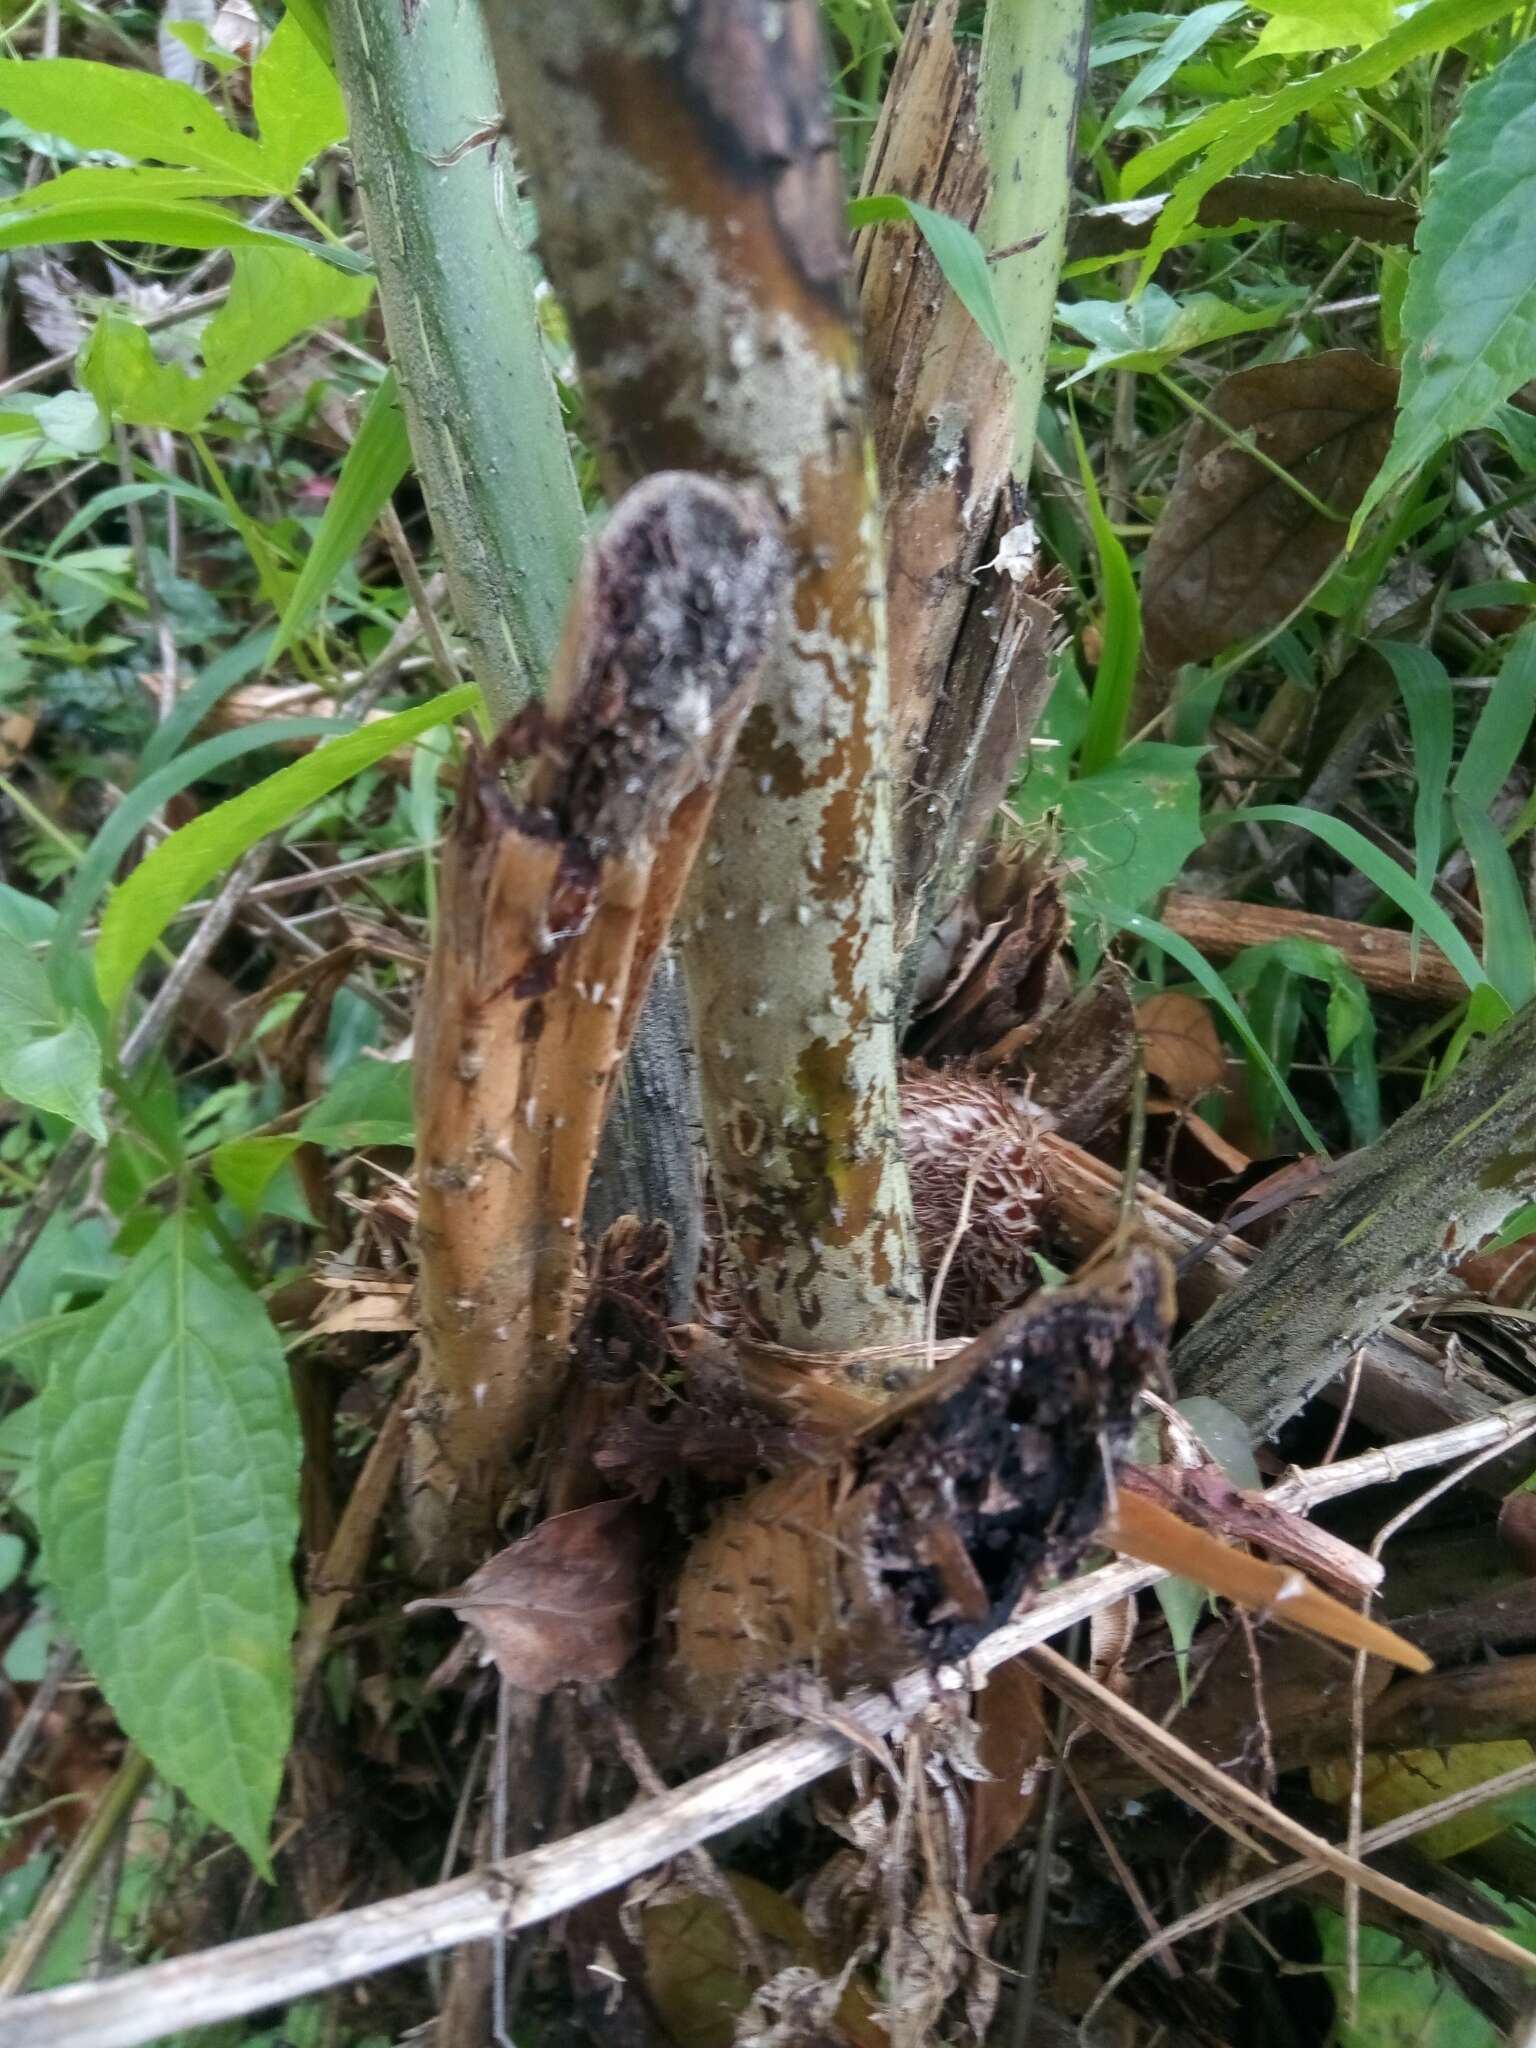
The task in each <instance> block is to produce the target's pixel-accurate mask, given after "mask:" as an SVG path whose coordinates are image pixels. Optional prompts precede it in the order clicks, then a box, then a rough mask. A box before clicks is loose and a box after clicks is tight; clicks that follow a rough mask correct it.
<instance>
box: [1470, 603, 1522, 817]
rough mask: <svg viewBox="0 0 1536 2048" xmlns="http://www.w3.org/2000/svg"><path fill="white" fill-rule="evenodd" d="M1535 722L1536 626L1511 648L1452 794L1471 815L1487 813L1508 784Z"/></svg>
mask: <svg viewBox="0 0 1536 2048" xmlns="http://www.w3.org/2000/svg"><path fill="white" fill-rule="evenodd" d="M1533 716H1536V620H1532V621H1531V622H1530V623H1529V624H1527V625H1524V626H1522V627H1521V629H1520V631H1519V632H1518V633H1517V634H1516V635H1515V637H1514V639H1513V640H1511V642H1510V643H1509V651H1508V653H1507V654H1506V655H1505V656H1504V665H1503V667H1502V668H1501V669H1500V670H1499V673H1498V677H1497V679H1496V680H1495V682H1494V685H1493V688H1492V689H1491V690H1490V691H1489V692H1488V701H1487V703H1486V704H1485V705H1484V706H1483V708H1482V711H1481V713H1480V714H1479V716H1478V721H1477V724H1476V725H1475V726H1473V728H1472V737H1471V738H1470V739H1469V740H1468V741H1467V750H1466V752H1465V753H1464V754H1463V755H1462V757H1461V761H1460V764H1459V765H1458V767H1457V769H1456V774H1455V776H1454V778H1453V779H1452V782H1451V790H1452V793H1453V794H1454V795H1456V796H1458V797H1460V798H1461V800H1462V802H1463V803H1465V804H1468V805H1470V806H1471V808H1472V809H1473V810H1478V811H1487V810H1490V809H1491V808H1492V806H1493V800H1494V798H1495V797H1496V796H1497V795H1498V794H1499V791H1500V790H1501V789H1502V788H1503V787H1504V785H1505V783H1506V782H1507V781H1508V780H1509V775H1510V770H1511V769H1512V768H1513V767H1514V765H1515V763H1516V761H1518V760H1519V758H1520V749H1521V748H1522V747H1523V746H1524V745H1525V740H1526V735H1527V733H1528V732H1529V731H1530V729H1531V719H1532V717H1533Z"/></svg>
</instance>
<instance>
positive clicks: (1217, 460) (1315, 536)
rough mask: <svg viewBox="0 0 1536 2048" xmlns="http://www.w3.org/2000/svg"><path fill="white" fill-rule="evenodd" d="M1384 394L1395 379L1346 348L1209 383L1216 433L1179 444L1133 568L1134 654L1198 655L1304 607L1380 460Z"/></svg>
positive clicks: (1203, 657) (1385, 429) (1205, 423)
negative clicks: (1138, 633)
mask: <svg viewBox="0 0 1536 2048" xmlns="http://www.w3.org/2000/svg"><path fill="white" fill-rule="evenodd" d="M1396 395H1397V376H1396V373H1395V371H1392V370H1389V369H1387V368H1385V367H1384V366H1383V365H1382V364H1381V363H1378V362H1374V361H1373V360H1372V359H1371V357H1369V356H1367V355H1362V354H1361V353H1360V352H1359V351H1358V350H1357V349H1348V348H1338V349H1329V350H1327V351H1326V352H1325V353H1324V354H1322V355H1316V356H1305V357H1303V358H1301V359H1300V360H1299V361H1297V362H1290V363H1258V364H1256V365H1255V366H1254V367H1253V368H1252V369H1250V370H1239V371H1238V372H1237V373H1236V375H1234V376H1231V377H1225V378H1223V379H1222V381H1221V383H1220V384H1218V385H1217V386H1216V389H1215V390H1214V391H1213V392H1212V393H1211V395H1210V400H1209V403H1208V410H1209V411H1210V412H1211V413H1213V414H1214V415H1215V416H1216V419H1217V420H1219V421H1221V422H1224V423H1225V427H1226V431H1223V428H1222V426H1220V425H1217V424H1215V423H1213V421H1211V420H1209V419H1197V420H1196V421H1194V423H1193V424H1192V425H1191V427H1190V429H1189V431H1188V433H1187V434H1186V435H1185V436H1184V442H1183V446H1182V448H1181V449H1180V451H1179V471H1178V475H1177V477H1176V478H1175V479H1174V486H1173V489H1172V491H1171V492H1170V493H1169V494H1168V498H1167V500H1166V501H1165V503H1164V505H1163V510H1162V514H1161V516H1160V517H1159V519H1158V522H1157V526H1156V528H1155V529H1154V531H1153V535H1152V541H1151V545H1150V546H1149V547H1148V549H1147V557H1146V562H1145V565H1144V567H1143V570H1142V580H1141V601H1142V611H1143V617H1144V620H1145V624H1146V633H1147V651H1148V653H1149V654H1150V655H1151V656H1152V658H1153V660H1154V661H1156V662H1157V663H1158V664H1159V666H1160V667H1163V668H1173V667H1175V666H1177V664H1179V663H1180V662H1185V661H1208V660H1210V659H1212V658H1213V657H1214V656H1216V655H1218V654H1220V653H1221V652H1223V650H1224V649H1226V648H1228V647H1230V646H1232V645H1233V643H1234V642H1235V641H1238V640H1245V639H1247V638H1248V636H1249V635H1250V634H1252V633H1262V632H1267V631H1268V630H1269V628H1270V627H1271V626H1274V625H1278V624H1279V623H1280V621H1281V620H1282V619H1284V618H1286V617H1287V616H1288V615H1289V614H1290V613H1291V612H1292V611H1294V610H1295V608H1296V607H1297V606H1298V605H1299V604H1301V603H1302V602H1303V601H1304V600H1305V599H1306V597H1307V595H1308V593H1309V592H1310V591H1311V590H1312V589H1313V588H1314V587H1315V586H1316V584H1317V583H1318V582H1319V581H1320V580H1321V578H1322V577H1324V576H1325V575H1326V574H1327V573H1328V571H1329V569H1330V568H1331V567H1332V566H1333V563H1334V562H1335V561H1336V560H1337V558H1338V556H1339V554H1340V552H1341V551H1342V549H1343V546H1344V540H1345V535H1346V532H1347V526H1346V521H1347V520H1348V518H1349V515H1350V513H1351V512H1352V511H1353V510H1354V508H1355V506H1356V505H1358V504H1359V502H1360V499H1361V497H1362V495H1363V494H1364V492H1365V489H1366V487H1367V485H1368V484H1369V483H1370V480H1371V478H1372V477H1373V476H1374V475H1375V473H1376V470H1377V467H1378V465H1379V464H1380V462H1381V459H1382V457H1383V455H1384V454H1385V453H1386V450H1387V445H1388V443H1389V442H1390V440H1391V438H1392V407H1393V402H1394V400H1395V398H1396ZM1245 442H1252V443H1253V444H1254V445H1256V446H1257V447H1258V448H1259V449H1261V450H1262V451H1263V453H1264V455H1266V456H1267V457H1268V458H1269V462H1270V463H1271V464H1276V463H1277V464H1278V465H1279V467H1280V469H1281V470H1282V471H1284V472H1285V474H1284V475H1278V476H1277V475H1276V473H1275V470H1274V469H1273V468H1272V467H1269V466H1267V465H1266V464H1265V463H1263V462H1261V461H1260V460H1259V459H1258V456H1257V455H1255V454H1250V453H1249V452H1248V449H1247V447H1246V446H1245V445H1244V443H1245ZM1287 477H1292V478H1294V479H1295V482H1296V484H1300V485H1302V486H1303V487H1304V488H1305V490H1306V492H1307V493H1308V494H1309V495H1308V496H1303V495H1302V492H1301V491H1299V490H1297V489H1296V488H1295V486H1294V485H1293V484H1292V483H1289V482H1287V480H1286V479H1287ZM1312 500H1316V501H1317V503H1313V502H1312ZM1319 505H1321V506H1326V507H1327V508H1328V509H1329V510H1330V511H1331V512H1334V513H1337V515H1338V516H1337V517H1336V518H1329V517H1325V516H1324V513H1323V512H1322V511H1320V510H1319V509H1318V507H1319Z"/></svg>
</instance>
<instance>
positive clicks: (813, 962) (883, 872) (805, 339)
mask: <svg viewBox="0 0 1536 2048" xmlns="http://www.w3.org/2000/svg"><path fill="white" fill-rule="evenodd" d="M487 16H488V21H489V25H490V30H491V37H492V43H493V47H494V48H495V51H496V55H497V61H498V66H499V69H500V74H501V80H502V87H503V93H504V96H505V100H506V104H507V107H508V111H509V115H510V117H511V121H512V126H513V130H514V133H515V135H516V137H517V140H518V143H519V146H520V148H521V149H522V150H523V152H524V153H525V155H526V158H527V161H528V163H529V165H530V168H531V170H532V173H533V179H534V185H535V190H536V194H537V197H538V201H539V206H540V215H541V222H542V229H543V243H544V249H545V254H546V258H547V262H548V267H549V271H550V275H551V278H552V279H553V281H554V283H555V285H556V287H557V289H558V290H559V291H560V293H561V295H562V298H563V299H564V302H565V305H566V309H567V313H568V316H569V319H570V323H571V332H572V337H573V340H574V343H575V347H576V352H577V356H578V359H579V361H580V363H581V367H582V375H583V383H584V389H585V392H586V396H587V401H588V404H589V407H590V409H591V413H592V416H593V418H594V421H595V425H596V430H597V437H598V440H599V443H600V446H601V450H602V460H603V467H604V474H605V478H606V481H607V483H608V485H609V488H610V490H612V489H616V488H618V487H620V486H622V485H623V484H625V483H627V482H628V481H630V480H631V479H632V478H634V477H636V476H639V475H642V474H645V473H646V472H648V471H651V470H653V469H656V468H659V467H663V466H671V465H677V466H686V467H689V468H694V469H703V470H706V471H709V472H713V473H715V474H719V475H724V476H727V477H734V478H744V479H751V480H754V481H757V482H759V483H761V484H762V485H764V486H765V487H766V488H767V490H768V491H769V493H770V495H771V496H772V498H773V500H774V501H775V503H776V505H777V507H778V509H779V512H780V514H781V516H782V518H783V521H784V525H785V530H786V534H787V537H788V540H789V543H790V546H791V549H792V552H793V555H794V561H795V589H794V607H793V618H792V622H791V625H790V630H789V631H788V633H787V634H786V636H785V638H784V641H783V643H782V645H781V646H780V648H779V649H778V650H777V652H776V655H775V657H774V659H773V661H772V662H771V664H770V666H769V669H768V672H767V674H766V676H765V678H764V681H763V684H762V688H761V691H760V694H759V700H758V703H757V706H756V708H755V709H754V711H753V712H752V714H751V716H750V717H749V718H748V720H747V723H746V727H745V729H744V732H743V735H742V740H741V745H740V747H739V748H738V752H737V759H736V763H735V765H734V767H733V768H732V770H731V772H730V775H729V777H728V781H727V788H726V792H725V796H724V800H723V802H722V804H721V808H720V813H719V817H718V819H717V822H716V827H715V834H714V840H713V844H712V846H711V849H710V853H709V856H708V860H707V862H706V863H705V864H704V865H703V867H702V868H701V871H700V874H699V876H698V878H697V883H696V887H695V889H694V892H693V895H692V899H691V903H690V907H689V915H688V918H687V920H686V922H685V925H684V927H683V928H682V929H681V932H680V937H681V940H682V949H683V952H684V957H685V962H686V965H687V969H688V974H689V981H690V988H691V992H692V996H693V1003H694V1017H695V1030H696V1040H697V1044H698V1051H699V1057H700V1074H701V1083H702V1092H703V1097H704V1108H705V1120H706V1126H707V1132H708V1137H709V1144H710V1152H711V1159H712V1163H713V1168H714V1174H715V1185H716V1189H717V1192H718V1194H719V1197H720V1202H721V1207H722V1211H723V1213H724V1216H725V1219H726V1223H727V1227H728V1229H729V1232H730V1236H731V1240H732V1244H733V1247H734V1252H735V1258H736V1264H737V1270H738V1275H739V1281H740V1286H741V1290H742V1296H743V1302H744V1306H745V1308H746V1310H747V1313H748V1314H749V1316H750V1317H751V1319H752V1320H753V1321H754V1322H755V1324H756V1325H757V1326H758V1327H759V1328H760V1329H761V1331H762V1332H763V1333H764V1334H765V1335H767V1336H769V1337H770V1338H772V1339H774V1340H776V1341H780V1342H784V1343H787V1344H791V1345H794V1346H797V1347H801V1348H807V1349H814V1350H816V1351H817V1352H819V1353H822V1354H837V1353H840V1352H846V1351H850V1350H853V1349H857V1348H860V1347H864V1346H869V1345H875V1344H880V1343H883V1342H889V1343H901V1342H903V1341H906V1340H908V1339H911V1338H912V1337H914V1336H915V1334H916V1330H917V1322H918V1285H917V1280H918V1267H917V1256H916V1240H915V1234H914V1230H913V1223H912V1211H911V1200H910V1194H909V1191H908V1188H907V1184H906V1176H905V1173H904V1171H903V1168H902V1163H901V1157H900V1151H899V1145H898V1139H897V1118H896V1055H895V1032H894V1027H893V990H892V981H893V969H894V955H893V940H892V875H891V777H890V765H889V760H888V727H887V716H886V679H885V642H884V624H883V606H882V604H881V593H880V559H879V532H878V521H877V515H876V504H875V493H874V486H873V475H872V468H873V465H872V461H871V458H870V455H869V451H868V446H867V441H866V436H865V432H864V426H863V417H862V408H861V396H860V386H861V376H860V365H859V356H858V348H857V343H856V340H855V336H854V333H853V328H852V325H851V322H850V319H849V314H848V306H847V294H846V267H847V264H846V236H845V231H844V226H843V199H842V190H841V178H840V173H839V167H838V159H837V152H836V148H835V143H834V137H833V132H832V126H831V120H830V116H829V112H828V108H827V102H826V93H825V83H824V78H823V74H822V65H821V50H820V24H819V21H818V18H817V11H816V8H815V7H814V5H813V4H811V0H789V4H785V0H686V4H678V5H668V6H660V5H657V4H655V0H564V4H560V5H557V6H544V5H542V4H539V5H534V4H517V0H488V6H487Z"/></svg>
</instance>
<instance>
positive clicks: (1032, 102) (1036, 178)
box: [976, 0, 1092, 484]
mask: <svg viewBox="0 0 1536 2048" xmlns="http://www.w3.org/2000/svg"><path fill="white" fill-rule="evenodd" d="M1091 17H1092V8H1091V7H1090V6H1089V5H1088V0H992V5H991V6H990V7H988V9H987V18H986V26H985V29H984V30H983V33H982V41H981V71H980V76H979V78H978V81H977V87H976V104H977V114H978V116H979V119H980V122H981V135H982V146H983V147H984V148H985V150H986V152H987V157H988V161H989V162H990V164H991V166H992V179H993V187H992V199H991V202H990V204H989V205H988V207H987V210H986V212H985V214H984V215H983V217H982V223H981V230H980V233H981V241H982V245H983V247H984V248H986V249H987V250H988V251H989V252H991V254H992V255H993V258H994V260H993V265H992V291H993V296H994V298H995V299H996V301H997V306H998V310H999V312H1000V313H1001V315H1002V320H1003V330H1004V332H1005V333H1006V335H1007V337H1008V353H1009V361H1010V366H1011V368H1012V370H1013V416H1014V458H1013V468H1014V475H1015V477H1016V478H1017V479H1018V481H1019V482H1020V483H1021V484H1022V483H1024V482H1026V481H1027V479H1028V477H1029V471H1030V464H1031V461H1032V459H1033V456H1034V447H1035V424H1036V421H1037V419H1038V418H1039V413H1040V400H1041V397H1042V395H1043V393H1044V390H1045V366H1046V351H1047V348H1048V346H1049V343H1050V337H1051V322H1052V319H1053V317H1054V315H1055V310H1056V289H1057V284H1058V281H1059V279H1060V276H1061V264H1062V257H1063V255H1064V254H1065V251H1066V246H1067V208H1068V204H1069V202H1070V200H1071V196H1072V186H1071V169H1072V141H1073V134H1074V131H1075V129H1076V125H1077V108H1078V101H1079V98H1080V96H1081V92H1082V81H1083V77H1084V74H1085V67H1086V62H1087V55H1088V29H1089V24H1090V20H1091ZM1004 252H1006V253H1004Z"/></svg>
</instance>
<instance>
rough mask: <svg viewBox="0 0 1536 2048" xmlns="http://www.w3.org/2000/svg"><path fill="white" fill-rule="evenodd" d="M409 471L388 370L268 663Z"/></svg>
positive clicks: (301, 624)
mask: <svg viewBox="0 0 1536 2048" xmlns="http://www.w3.org/2000/svg"><path fill="white" fill-rule="evenodd" d="M410 466H411V442H410V436H409V434H408V433H407V431H406V425H405V414H404V412H403V411H402V409H401V405H400V393H399V388H398V386H397V385H396V383H395V373H394V371H393V370H391V371H390V373H389V375H388V376H387V377H386V378H385V379H384V381H383V383H382V384H380V386H379V388H378V390H377V391H375V392H374V394H373V397H372V398H371V399H370V400H369V404H368V410H367V412H366V413H364V415H363V420H362V425H361V426H360V427H359V428H358V430H357V438H356V439H355V440H354V441H353V443H352V446H351V447H350V448H349V449H348V450H347V459H346V461H345V462H343V464H342V465H341V474H340V476H338V477H337V479H336V488H335V490H334V491H333V492H332V493H331V498H330V502H329V504H328V505H327V506H326V508H325V516H324V517H323V518H322V519H321V521H320V528H319V531H318V532H317V533H316V535H315V538H314V541H313V543H312V544H311V546H310V549H309V552H308V554H307V555H306V556H305V558H304V566H303V568H302V569H301V570H300V571H299V575H298V580H297V581H296V582H295V584H294V586H293V589H292V591H291V592H290V594H289V598H288V603H287V605H286V607H285V609H284V611H283V616H282V619H281V620H280V622H279V624H278V629H277V638H276V640H275V641H274V642H273V644H272V651H271V653H270V654H269V655H268V657H267V660H268V663H269V664H270V663H272V662H274V661H276V660H277V658H278V656H279V655H281V654H282V653H283V652H284V650H285V649H286V648H288V647H289V646H290V645H291V644H292V642H293V639H294V636H295V635H296V634H298V633H300V632H302V631H303V629H304V627H305V625H306V624H307V623H308V621H309V617H310V615H311V613H312V612H313V611H314V610H315V607H316V606H317V605H319V604H321V603H322V602H323V601H324V599H325V597H326V594H327V593H328V591H329V590H330V588H331V585H332V584H333V583H334V582H335V581H336V578H337V577H338V576H339V575H340V574H341V572H342V570H343V569H344V568H345V567H346V565H347V564H348V562H350V561H351V559H352V557H353V556H354V555H355V554H356V553H357V550H358V549H359V548H360V547H361V546H362V543H363V541H364V539H365V537H366V536H367V534H368V532H369V531H370V529H371V528H372V526H373V522H374V521H375V519H377V518H378V516H379V514H380V512H381V511H382V510H383V509H384V507H385V505H387V504H388V503H389V500H390V499H391V498H392V497H393V496H394V492H395V487H396V485H397V484H398V483H399V482H400V479H401V478H402V477H403V476H404V475H405V473H406V471H407V470H408V469H409V468H410Z"/></svg>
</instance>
